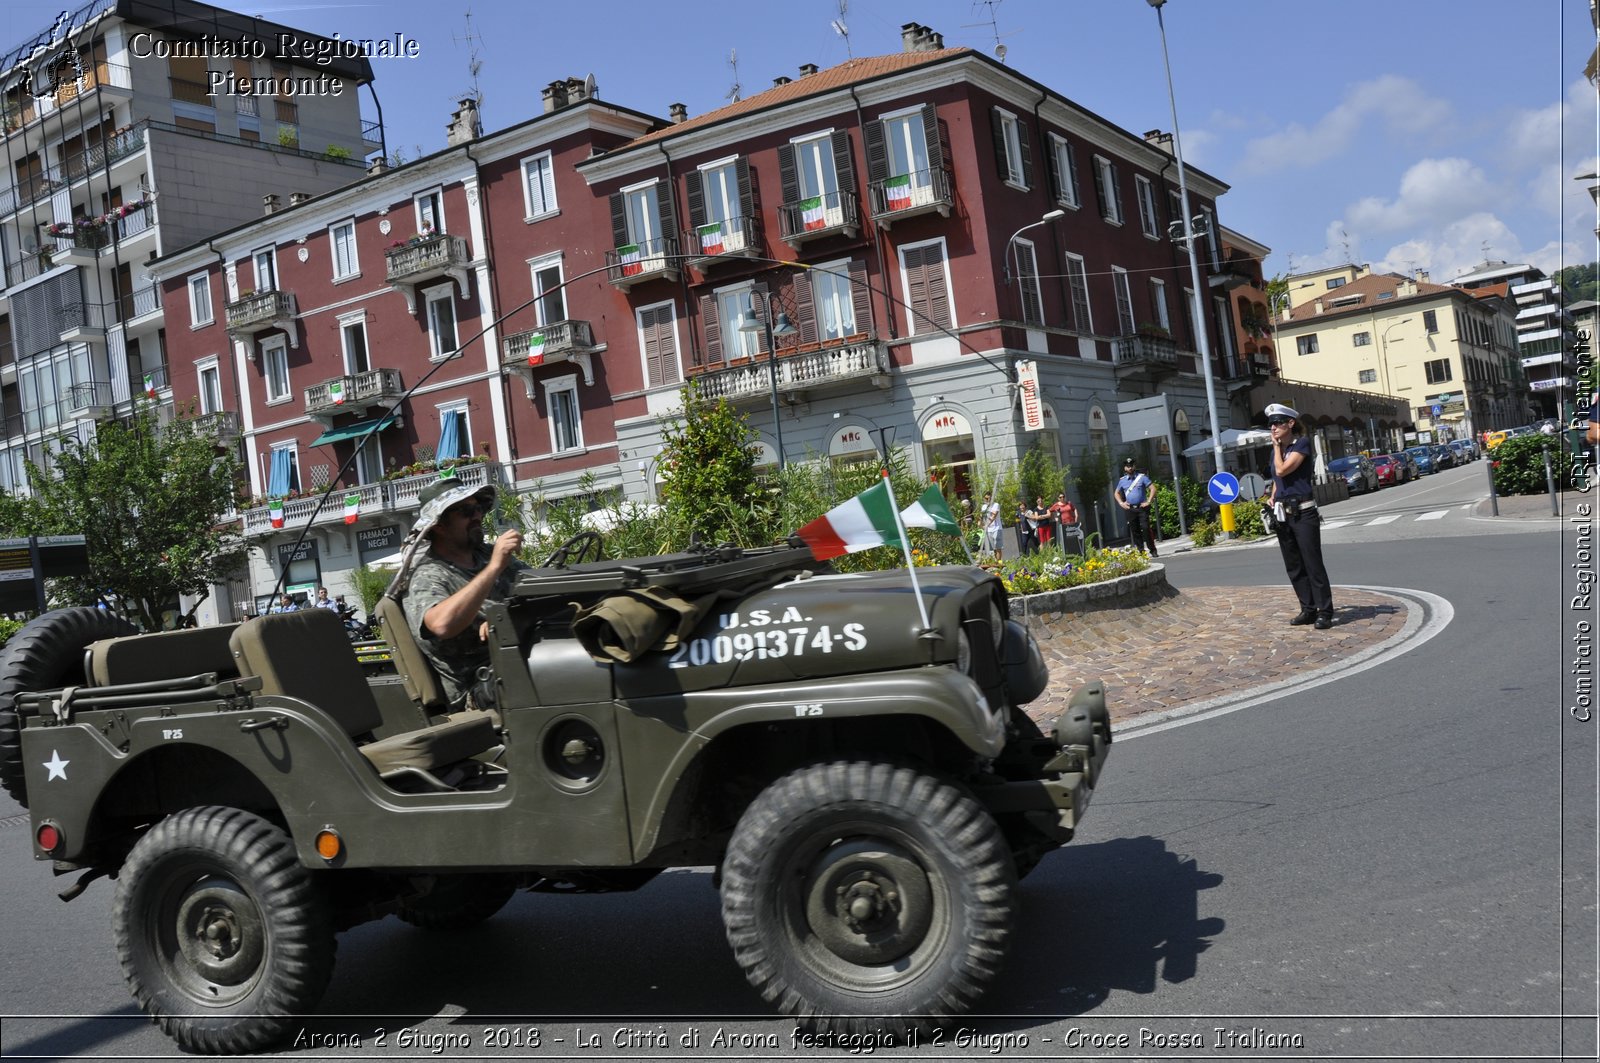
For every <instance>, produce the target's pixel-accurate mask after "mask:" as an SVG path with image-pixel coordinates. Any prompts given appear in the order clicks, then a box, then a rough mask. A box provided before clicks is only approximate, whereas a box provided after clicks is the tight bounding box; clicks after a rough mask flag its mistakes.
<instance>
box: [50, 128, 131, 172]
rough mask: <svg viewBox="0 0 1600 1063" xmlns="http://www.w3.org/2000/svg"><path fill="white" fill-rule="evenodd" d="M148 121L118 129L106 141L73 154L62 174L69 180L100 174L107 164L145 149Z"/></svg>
mask: <svg viewBox="0 0 1600 1063" xmlns="http://www.w3.org/2000/svg"><path fill="white" fill-rule="evenodd" d="M147 128H149V123H148V122H137V123H135V124H133V125H131V126H129V127H128V128H126V129H121V130H118V131H117V132H115V133H113V134H112V135H111V136H109V137H107V138H106V139H105V140H104V141H101V142H100V143H98V144H94V145H92V146H91V147H90V148H89V149H88V150H86V151H82V152H79V153H78V154H76V155H73V156H71V157H70V158H68V159H67V160H66V161H65V162H63V163H62V164H61V169H62V174H63V176H64V177H65V178H66V180H68V181H79V180H82V179H83V178H85V177H93V176H98V175H99V174H100V173H101V172H102V171H103V170H104V169H105V168H106V166H107V165H111V164H115V163H117V162H120V161H121V160H123V159H125V158H127V157H128V156H129V155H133V154H135V153H137V152H139V151H142V150H143V149H144V134H145V130H146V129H147Z"/></svg>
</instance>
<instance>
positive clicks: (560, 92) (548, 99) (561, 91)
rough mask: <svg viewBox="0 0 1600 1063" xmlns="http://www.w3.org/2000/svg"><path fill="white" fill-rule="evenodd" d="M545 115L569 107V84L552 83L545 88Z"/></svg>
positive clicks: (561, 82) (562, 82)
mask: <svg viewBox="0 0 1600 1063" xmlns="http://www.w3.org/2000/svg"><path fill="white" fill-rule="evenodd" d="M542 95H543V96H544V113H545V114H549V113H551V112H552V111H559V110H561V108H563V107H565V106H566V105H567V83H566V82H565V81H552V82H550V84H548V85H546V86H545V87H544V92H543V93H542Z"/></svg>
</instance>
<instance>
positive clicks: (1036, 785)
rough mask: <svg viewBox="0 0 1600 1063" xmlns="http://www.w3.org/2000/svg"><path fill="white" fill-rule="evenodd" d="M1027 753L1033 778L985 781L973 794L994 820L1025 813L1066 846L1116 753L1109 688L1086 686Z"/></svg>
mask: <svg viewBox="0 0 1600 1063" xmlns="http://www.w3.org/2000/svg"><path fill="white" fill-rule="evenodd" d="M1031 745H1032V748H1031V749H1030V750H1028V751H1027V753H1026V756H1027V759H1028V760H1029V761H1030V762H1031V764H1032V766H1033V770H1032V771H1031V772H1030V774H1031V775H1032V777H1031V778H1024V779H1011V780H1009V781H1005V782H995V783H985V784H980V785H977V786H974V787H973V794H974V796H976V797H977V799H978V800H979V801H981V802H982V803H983V805H984V807H985V808H987V809H988V810H989V812H990V813H991V814H993V815H995V816H1003V815H1020V816H1021V817H1022V819H1023V820H1025V821H1026V822H1027V823H1028V825H1029V826H1031V827H1032V828H1033V829H1034V830H1036V831H1038V832H1039V833H1040V834H1042V835H1044V836H1045V837H1046V838H1049V839H1050V840H1051V841H1054V842H1056V843H1057V844H1058V845H1064V844H1066V843H1067V842H1069V841H1071V840H1072V834H1073V831H1075V830H1076V829H1077V827H1078V824H1079V823H1080V822H1082V820H1083V814H1084V812H1085V810H1086V809H1087V808H1088V807H1089V799H1090V797H1091V796H1092V795H1093V793H1094V786H1095V783H1096V782H1097V781H1098V780H1099V778H1100V775H1101V772H1102V771H1103V770H1104V767H1105V762H1106V755H1107V754H1108V753H1109V752H1110V750H1111V714H1110V712H1109V711H1108V710H1107V709H1106V694H1105V685H1104V684H1102V683H1100V682H1098V681H1096V682H1092V683H1085V684H1084V685H1083V686H1081V687H1079V688H1078V689H1077V690H1075V691H1074V692H1073V694H1072V697H1071V698H1070V699H1069V700H1068V702H1067V707H1066V708H1065V709H1063V710H1061V713H1060V715H1059V716H1057V717H1056V723H1055V727H1054V728H1053V729H1052V731H1051V733H1050V735H1049V736H1048V737H1047V739H1046V740H1045V741H1043V742H1041V741H1040V740H1037V739H1036V740H1034V741H1033V742H1032V743H1031Z"/></svg>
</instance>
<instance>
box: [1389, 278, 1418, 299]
mask: <svg viewBox="0 0 1600 1063" xmlns="http://www.w3.org/2000/svg"><path fill="white" fill-rule="evenodd" d="M1394 294H1395V298H1396V299H1409V298H1411V297H1412V296H1413V295H1416V294H1417V282H1416V281H1413V280H1403V281H1401V282H1400V283H1399V285H1398V286H1396V288H1395V290H1394Z"/></svg>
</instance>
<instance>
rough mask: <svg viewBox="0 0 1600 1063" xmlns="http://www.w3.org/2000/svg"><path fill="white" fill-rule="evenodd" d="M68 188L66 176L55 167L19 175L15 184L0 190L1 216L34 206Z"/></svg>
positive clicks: (46, 167)
mask: <svg viewBox="0 0 1600 1063" xmlns="http://www.w3.org/2000/svg"><path fill="white" fill-rule="evenodd" d="M66 187H67V181H66V175H65V174H64V173H62V171H61V170H60V169H59V168H58V167H55V166H45V167H42V168H40V169H39V170H36V171H35V172H33V173H31V174H24V173H19V174H17V177H16V183H15V184H13V185H12V186H11V187H9V188H0V214H10V213H12V212H14V211H18V210H21V209H22V208H23V207H28V206H32V205H33V204H35V203H38V202H40V201H41V200H46V199H49V198H50V197H51V196H53V195H55V194H56V192H58V191H60V190H61V189H63V188H66Z"/></svg>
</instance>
